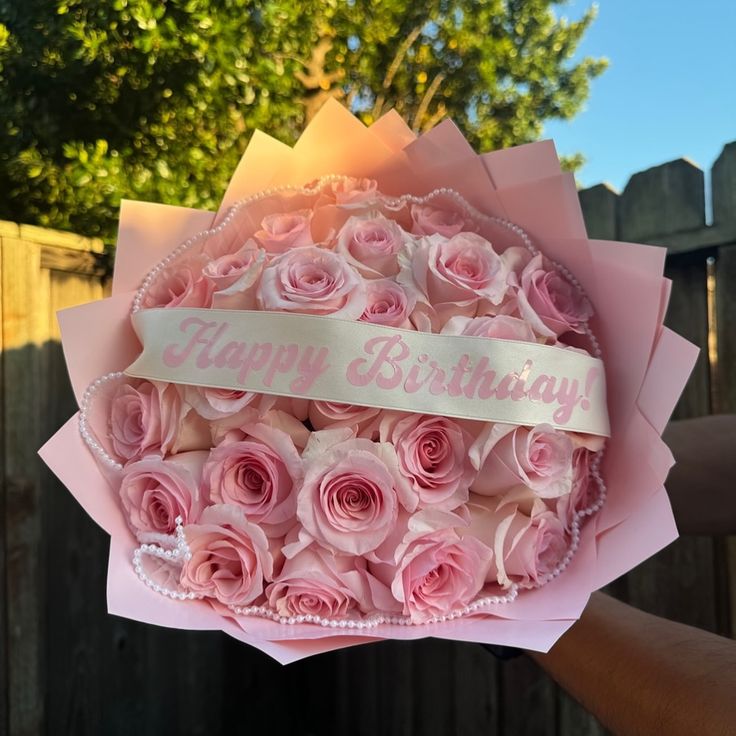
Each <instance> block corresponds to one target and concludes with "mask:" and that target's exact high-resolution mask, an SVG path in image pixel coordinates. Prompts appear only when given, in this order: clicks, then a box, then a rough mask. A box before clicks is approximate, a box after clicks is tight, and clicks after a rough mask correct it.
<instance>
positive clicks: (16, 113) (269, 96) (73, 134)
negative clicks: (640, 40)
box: [0, 0, 605, 240]
mask: <svg viewBox="0 0 736 736" xmlns="http://www.w3.org/2000/svg"><path fill="white" fill-rule="evenodd" d="M558 4H559V3H554V2H550V1H549V0H475V1H472V0H426V1H425V2H414V1H413V0H383V1H382V2H376V0H298V2H297V0H264V1H262V2H257V1H255V0H105V2H100V1H99V0H23V1H22V2H20V1H19V0H0V217H3V218H6V219H13V220H16V221H24V222H32V223H38V224H41V225H48V226H52V227H58V228H65V229H72V230H75V231H78V232H80V233H85V234H89V235H102V236H103V237H105V238H106V239H108V240H111V239H112V238H113V236H114V230H115V218H116V214H117V207H118V202H119V200H120V197H128V198H135V199H148V200H155V201H161V202H168V203H174V204H181V205H187V206H196V207H215V206H216V205H217V202H218V200H219V198H220V197H221V196H222V193H223V191H224V187H225V185H226V183H227V180H228V177H229V175H230V174H231V172H232V171H233V169H234V168H235V165H236V163H237V160H238V158H239V157H240V155H241V154H242V152H243V150H244V147H245V144H246V142H247V139H248V137H249V136H250V134H251V132H252V131H253V130H254V129H256V128H261V129H263V130H265V131H266V132H268V133H270V134H271V135H274V136H276V137H278V138H280V139H281V140H284V141H286V142H289V143H291V142H293V141H294V140H295V139H296V137H297V136H298V133H299V132H300V131H301V129H302V128H303V126H304V124H305V122H306V121H307V120H308V119H309V117H311V115H313V114H314V112H315V111H316V110H317V109H318V108H319V106H320V105H321V104H322V103H323V102H324V100H325V99H326V98H327V97H330V96H332V97H337V98H339V99H342V100H343V101H344V102H345V103H346V104H348V105H349V106H350V107H351V109H353V110H354V111H356V112H358V113H359V114H360V115H361V117H362V118H363V120H364V121H365V122H366V123H369V122H371V121H372V120H374V119H376V118H377V117H378V116H379V115H380V114H381V113H383V112H385V111H387V110H389V109H390V108H391V107H395V108H396V109H397V110H398V112H400V113H401V115H402V116H403V117H404V118H405V119H406V120H407V121H408V122H409V124H410V125H412V126H413V128H414V129H415V130H417V131H422V130H426V129H428V128H430V127H431V126H432V125H434V124H435V123H436V122H437V121H439V120H440V119H441V118H442V117H443V116H444V115H449V116H451V117H452V118H453V119H454V120H455V121H456V122H457V123H458V124H459V125H460V127H461V128H462V129H463V131H464V132H465V133H466V134H467V135H468V137H469V138H470V140H471V141H472V143H473V144H474V145H475V146H476V147H478V148H479V149H484V150H488V149H491V148H495V147H499V146H508V145H512V144H516V143H521V142H526V141H530V140H533V139H534V138H536V137H537V136H538V135H539V133H540V132H541V128H542V124H543V122H544V121H545V120H547V119H550V118H570V117H572V116H573V115H574V114H575V113H576V112H577V111H578V110H579V109H580V107H581V105H582V104H583V102H584V100H585V99H586V97H587V95H588V86H589V82H590V80H591V79H592V78H594V77H595V76H596V75H597V74H599V73H600V72H601V71H602V70H603V68H604V66H605V62H604V61H602V60H595V59H590V58H586V59H583V60H582V61H578V62H576V63H573V62H572V61H571V57H572V55H573V53H574V52H575V49H576V47H577V46H578V44H579V42H580V40H581V38H582V36H583V34H584V33H585V30H586V29H587V28H588V26H589V24H590V22H591V21H592V19H593V10H590V11H588V12H587V13H586V14H585V15H584V17H583V18H582V19H581V20H579V21H576V22H570V21H567V20H565V19H560V18H559V17H558V15H559V13H556V12H555V6H556V5H558Z"/></svg>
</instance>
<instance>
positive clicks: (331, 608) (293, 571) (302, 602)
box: [266, 544, 396, 618]
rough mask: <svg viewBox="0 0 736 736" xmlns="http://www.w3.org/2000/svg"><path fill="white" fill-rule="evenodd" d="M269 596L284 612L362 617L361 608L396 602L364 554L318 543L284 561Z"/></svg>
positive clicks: (373, 608)
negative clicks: (338, 550) (341, 551)
mask: <svg viewBox="0 0 736 736" xmlns="http://www.w3.org/2000/svg"><path fill="white" fill-rule="evenodd" d="M266 596H267V597H268V603H269V605H270V606H271V608H274V609H275V610H276V611H277V612H278V613H279V615H281V616H320V617H322V618H359V614H360V612H363V613H373V612H375V611H377V610H387V608H386V606H385V604H386V603H388V604H389V606H390V607H392V608H395V605H396V604H395V602H393V603H392V596H391V591H390V590H389V589H388V588H387V587H386V586H385V585H384V584H383V583H381V582H379V581H378V580H377V579H376V578H375V577H373V575H371V573H369V572H368V570H367V569H366V562H365V560H364V559H363V558H361V557H348V556H344V555H337V556H336V555H333V554H331V553H330V552H328V551H327V550H325V549H323V548H321V547H319V546H317V545H315V544H312V545H310V546H309V547H307V548H306V549H304V550H302V551H301V552H299V553H298V554H296V555H295V556H294V557H292V558H291V559H287V560H286V561H285V563H284V567H283V569H282V570H281V573H280V575H279V576H278V577H277V578H276V579H275V580H274V582H273V583H271V585H269V586H268V588H266ZM382 604H384V605H382ZM389 610H390V609H389Z"/></svg>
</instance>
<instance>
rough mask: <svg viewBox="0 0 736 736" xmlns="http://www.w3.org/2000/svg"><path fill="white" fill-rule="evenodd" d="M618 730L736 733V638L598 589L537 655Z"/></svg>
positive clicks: (634, 735)
mask: <svg viewBox="0 0 736 736" xmlns="http://www.w3.org/2000/svg"><path fill="white" fill-rule="evenodd" d="M530 654H531V656H532V657H534V659H535V660H536V661H537V663H538V664H539V665H540V666H541V667H542V668H543V669H545V670H546V671H547V673H548V674H549V675H551V676H552V677H553V678H554V679H555V680H556V681H557V682H558V683H559V684H560V685H561V686H562V687H563V688H564V689H565V690H567V691H568V692H569V693H570V694H571V695H572V696H573V697H574V698H576V699H577V700H578V701H579V702H580V703H581V704H582V705H583V706H584V707H585V708H587V709H588V710H589V711H590V712H591V713H593V714H594V715H595V716H596V717H597V718H598V719H599V720H600V721H601V722H602V723H603V724H604V725H605V726H606V727H607V728H609V729H611V730H612V731H613V732H614V733H616V734H625V735H626V736H629V735H631V736H638V735H639V734H642V735H643V734H668V736H680V734H682V735H683V736H685V735H687V736H692V734H698V735H699V736H710V735H711V734H713V735H714V736H715V735H718V736H720V734H724V736H725V734H733V733H735V732H736V704H735V703H736V697H735V695H734V694H735V693H736V642H733V641H731V640H730V639H724V638H722V637H719V636H716V635H714V634H710V633H707V632H704V631H700V630H699V629H694V628H692V627H690V626H684V625H682V624H677V623H674V622H672V621H667V620H664V619H660V618H657V617H656V616H651V615H649V614H647V613H643V612H642V611H638V610H636V609H634V608H631V607H630V606H627V605H626V604H624V603H621V602H619V601H616V600H614V599H613V598H610V597H608V596H606V595H603V594H601V593H595V594H593V596H592V597H591V600H590V603H589V604H588V606H587V607H586V610H585V612H584V613H583V616H582V617H581V619H580V621H578V622H577V623H576V624H574V625H573V626H572V628H571V629H570V630H569V631H568V632H567V633H566V634H565V635H564V636H563V637H562V638H561V639H560V641H559V642H558V643H557V644H556V645H555V646H554V647H553V648H552V650H551V651H550V652H549V653H548V654H538V653H533V652H532V653H530Z"/></svg>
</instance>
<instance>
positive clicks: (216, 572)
mask: <svg viewBox="0 0 736 736" xmlns="http://www.w3.org/2000/svg"><path fill="white" fill-rule="evenodd" d="M184 534H185V537H186V540H187V544H188V545H189V551H190V553H191V557H190V559H189V560H187V561H186V562H185V563H184V566H183V567H182V570H181V584H182V586H183V587H184V588H185V589H186V590H189V591H192V592H194V593H200V594H201V595H204V596H206V597H208V598H215V599H216V600H218V601H220V603H224V604H225V605H228V606H235V605H237V606H243V605H247V604H249V603H252V602H253V601H255V600H256V599H257V598H258V597H259V596H260V595H261V594H262V593H263V587H264V586H263V583H264V580H266V581H267V580H271V578H272V576H273V560H272V558H271V554H270V552H269V550H268V540H267V539H266V535H265V534H264V533H263V531H262V530H261V529H260V528H259V527H258V526H257V525H256V524H252V523H251V522H249V521H247V520H246V518H245V514H243V512H242V511H241V510H240V509H238V508H235V507H233V506H227V505H221V506H208V507H207V508H206V509H205V510H204V511H203V512H202V517H201V519H200V521H199V523H197V524H192V525H189V526H186V527H185V528H184Z"/></svg>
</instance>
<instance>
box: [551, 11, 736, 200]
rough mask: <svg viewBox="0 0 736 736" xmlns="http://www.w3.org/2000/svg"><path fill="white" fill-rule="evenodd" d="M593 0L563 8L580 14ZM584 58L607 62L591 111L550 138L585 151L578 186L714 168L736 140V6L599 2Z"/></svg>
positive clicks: (566, 148)
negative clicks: (679, 163) (683, 161)
mask: <svg viewBox="0 0 736 736" xmlns="http://www.w3.org/2000/svg"><path fill="white" fill-rule="evenodd" d="M591 4H592V3H591V1H590V0H569V1H568V2H566V3H563V4H561V5H560V6H559V7H558V8H557V10H556V12H557V14H558V15H560V16H562V15H565V16H567V17H568V18H577V17H579V16H580V15H581V14H582V13H583V12H584V10H585V9H586V8H587V7H589V6H590V5H591ZM597 5H598V17H597V18H596V19H595V21H594V22H593V24H592V26H591V27H590V28H589V29H588V32H587V34H586V36H585V37H584V39H583V41H582V42H581V44H580V47H579V55H586V56H595V57H599V56H605V57H607V58H608V60H609V67H608V69H607V70H606V71H605V72H604V73H603V74H602V75H601V76H600V77H598V79H596V80H594V81H593V83H592V85H591V94H590V97H589V98H588V101H587V103H586V105H585V108H584V110H583V111H582V112H581V113H579V114H578V115H577V116H576V117H575V118H574V119H573V120H571V121H569V122H558V121H552V122H549V123H548V124H547V125H546V126H545V130H544V136H543V137H545V138H553V139H554V141H555V144H556V146H557V150H558V152H559V153H560V154H571V153H575V152H577V151H579V152H581V153H582V154H583V155H584V156H585V157H586V159H587V163H586V164H585V166H584V167H583V168H582V169H580V170H579V171H578V173H577V176H578V181H579V183H580V185H581V186H586V187H587V186H592V185H593V184H597V183H599V182H602V181H607V182H609V183H611V184H613V186H615V187H616V188H617V189H618V190H619V191H620V190H621V189H623V187H624V186H625V184H626V182H627V181H628V179H629V176H631V174H633V173H634V172H636V171H641V170H642V169H646V168H649V167H650V166H656V165H657V164H661V163H664V162H665V161H670V160H672V159H675V158H680V157H681V156H684V157H687V158H689V159H691V160H692V161H694V162H695V163H697V164H698V165H699V166H701V167H702V168H704V169H706V170H707V169H709V168H710V166H711V164H712V163H713V161H714V160H715V159H716V158H717V156H718V154H719V153H720V151H721V149H722V147H723V144H724V143H727V142H728V141H733V140H736V0H700V1H699V2H692V1H691V0H668V1H667V0H599V2H598V3H597Z"/></svg>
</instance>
